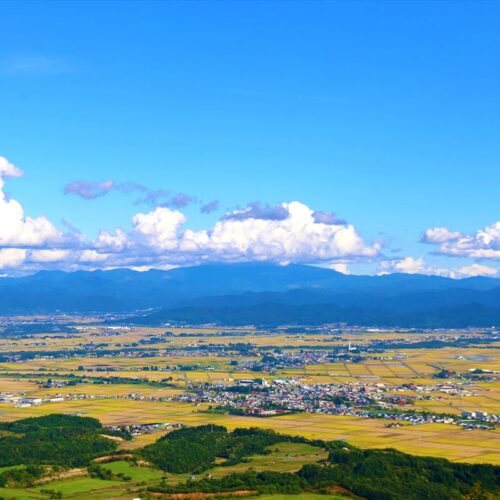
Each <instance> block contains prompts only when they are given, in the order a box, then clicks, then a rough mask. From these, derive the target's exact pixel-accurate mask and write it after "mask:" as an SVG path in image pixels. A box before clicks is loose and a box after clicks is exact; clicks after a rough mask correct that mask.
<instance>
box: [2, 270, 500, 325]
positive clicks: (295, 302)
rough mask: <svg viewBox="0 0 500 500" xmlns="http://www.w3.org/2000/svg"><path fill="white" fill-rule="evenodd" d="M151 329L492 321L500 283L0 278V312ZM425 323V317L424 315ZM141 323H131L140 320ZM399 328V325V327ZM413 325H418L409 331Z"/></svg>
mask: <svg viewBox="0 0 500 500" xmlns="http://www.w3.org/2000/svg"><path fill="white" fill-rule="evenodd" d="M144 309H155V310H156V312H154V313H152V314H151V316H150V317H149V318H148V319H145V318H144V317H141V318H142V320H141V321H145V322H148V323H150V324H152V323H154V322H156V323H162V322H168V321H181V322H182V321H185V322H189V323H195V324H196V323H206V322H215V323H217V322H220V323H225V324H230V323H231V322H232V324H248V323H256V324H259V323H267V324H280V323H295V324H297V323H317V322H318V321H319V319H321V321H320V322H337V321H346V322H348V323H352V324H378V325H382V324H386V325H389V324H391V325H392V324H401V325H405V326H410V325H409V323H412V322H413V323H414V324H415V326H421V324H422V323H426V324H431V323H432V324H433V325H436V326H451V324H452V323H453V324H456V323H457V322H458V323H460V325H458V326H490V325H500V280H499V279H495V278H486V277H476V278H467V279H461V280H454V279H450V278H444V277H439V276H426V275H409V274H389V275H384V276H356V275H345V274H341V273H339V272H336V271H333V270H330V269H324V268H317V267H311V266H305V265H298V264H291V265H288V266H279V265H275V264H268V263H247V264H209V265H203V266H198V267H189V268H177V269H172V270H170V271H160V270H151V271H147V272H136V271H132V270H129V269H117V270H111V271H76V272H72V273H65V272H62V271H42V272H39V273H37V274H34V275H31V276H24V277H18V278H2V279H0V314H35V313H45V314H47V313H54V312H56V311H61V312H73V313H92V312H97V313H105V312H133V311H137V310H144ZM423 317H425V318H428V319H423ZM138 321H139V319H138ZM398 322H399V323H398ZM417 323H420V325H417Z"/></svg>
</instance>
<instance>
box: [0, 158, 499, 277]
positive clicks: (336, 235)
mask: <svg viewBox="0 0 500 500" xmlns="http://www.w3.org/2000/svg"><path fill="white" fill-rule="evenodd" d="M22 175H23V171H22V170H21V169H20V168H18V167H17V166H15V165H13V164H12V163H11V162H9V161H8V160H7V159H6V158H3V157H0V270H1V271H2V273H3V274H5V273H7V274H16V273H28V272H33V271H37V270H39V269H64V270H76V269H110V268H116V267H129V268H132V269H139V270H144V269H150V268H159V269H170V268H172V267H176V266H186V265H197V264H202V263H207V262H247V261H268V262H276V263H280V264H287V263H291V262H294V263H305V264H316V265H321V266H323V267H330V268H333V269H338V270H339V271H341V272H348V269H349V267H348V266H350V265H351V264H355V263H360V262H364V263H373V262H377V263H378V265H379V268H378V273H379V274H385V273H393V272H400V273H409V274H415V273H421V274H432V275H438V276H450V277H456V278H461V277H471V276H498V275H499V270H498V268H497V267H494V266H490V265H485V264H484V263H482V262H473V263H472V264H469V265H464V266H462V267H459V268H456V269H451V270H450V269H444V268H435V267H432V266H430V265H428V264H427V263H426V262H425V260H424V258H422V257H419V258H414V257H404V258H396V259H394V258H393V259H387V258H386V257H385V256H384V255H383V254H382V245H381V243H379V242H367V241H365V240H364V239H363V238H362V237H361V235H360V234H359V231H358V230H357V229H356V228H355V227H354V225H352V224H350V223H348V222H346V221H345V220H342V219H340V218H338V217H337V216H336V215H335V214H334V213H333V212H323V211H315V210H313V209H312V208H310V207H308V206H307V205H305V204H304V203H301V202H299V201H292V202H288V203H279V204H277V205H269V204H266V203H262V202H258V201H256V202H252V203H249V204H248V205H246V206H245V207H243V208H242V207H237V208H235V209H233V210H230V211H228V212H226V213H225V214H224V215H222V217H220V219H219V220H218V221H217V222H215V223H214V224H213V225H212V226H211V227H209V228H207V229H200V230H193V229H191V228H190V227H189V224H188V222H189V221H188V219H187V217H186V215H185V214H184V213H183V212H182V211H181V209H182V208H184V207H186V206H188V205H190V204H192V203H200V202H199V200H197V199H196V198H195V197H193V196H190V195H187V194H184V193H174V194H173V193H171V192H169V191H166V190H161V189H160V190H151V189H149V188H147V187H145V186H143V185H141V184H136V183H119V182H116V181H114V180H112V179H108V180H103V181H97V182H90V181H84V180H78V181H74V182H72V183H70V184H67V185H66V186H65V193H66V194H70V195H76V196H79V197H81V198H83V199H85V200H94V199H96V198H100V197H103V196H106V195H107V194H109V193H110V192H112V191H120V192H123V193H126V194H132V195H134V196H135V197H136V203H147V204H150V205H153V208H151V209H150V210H145V211H141V212H138V213H136V214H135V215H134V216H133V217H132V218H131V220H130V223H129V225H128V226H127V227H123V228H116V229H113V230H110V229H105V228H103V229H102V230H101V231H100V232H99V234H98V236H97V237H96V238H95V239H88V238H87V237H85V236H84V235H83V234H82V233H81V232H80V231H79V230H78V229H77V228H75V227H74V226H72V225H71V224H70V223H68V222H66V221H63V229H62V230H61V229H59V228H58V227H57V226H56V225H55V224H54V223H53V222H52V221H50V220H49V219H48V218H47V217H45V216H44V215H38V216H35V217H31V216H28V215H26V214H25V213H24V210H23V207H22V206H21V204H20V203H19V202H18V201H16V200H13V199H10V198H9V197H8V196H7V195H6V194H5V192H4V184H5V181H6V180H7V179H9V178H15V177H21V176H22ZM200 205H201V206H200V210H201V212H202V213H207V214H209V213H212V212H214V211H215V210H217V209H218V208H219V202H218V201H216V200H214V201H211V202H209V203H206V204H204V205H203V204H201V203H200ZM421 241H422V242H424V243H426V244H429V245H433V246H435V247H437V249H436V251H435V253H439V254H442V255H452V256H460V257H469V258H472V259H474V260H483V259H491V260H496V259H500V222H497V223H495V224H493V225H491V226H488V227H486V228H485V229H482V230H480V231H477V232H476V233H474V234H472V235H465V234H463V233H460V232H458V231H451V230H449V229H447V228H444V227H437V228H430V229H428V230H426V231H425V232H424V234H423V235H422V238H421Z"/></svg>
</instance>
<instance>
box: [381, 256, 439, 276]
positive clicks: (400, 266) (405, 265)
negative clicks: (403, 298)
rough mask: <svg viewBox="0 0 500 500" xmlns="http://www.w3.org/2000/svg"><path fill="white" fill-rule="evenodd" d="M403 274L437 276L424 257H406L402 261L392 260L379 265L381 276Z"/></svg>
mask: <svg viewBox="0 0 500 500" xmlns="http://www.w3.org/2000/svg"><path fill="white" fill-rule="evenodd" d="M390 273H403V274H436V272H434V270H433V269H432V268H430V267H428V266H427V265H426V264H425V260H424V258H423V257H418V258H416V259H415V258H413V257H404V258H402V259H391V260H385V261H382V262H381V263H380V264H379V274H390Z"/></svg>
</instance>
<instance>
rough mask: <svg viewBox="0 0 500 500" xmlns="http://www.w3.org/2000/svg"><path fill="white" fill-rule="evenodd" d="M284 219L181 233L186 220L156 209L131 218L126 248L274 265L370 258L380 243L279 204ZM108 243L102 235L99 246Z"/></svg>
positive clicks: (232, 222)
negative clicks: (371, 243) (260, 261)
mask: <svg viewBox="0 0 500 500" xmlns="http://www.w3.org/2000/svg"><path fill="white" fill-rule="evenodd" d="M281 207H282V210H283V211H285V213H286V214H287V215H286V217H284V218H282V219H277V218H273V219H262V218H236V219H235V218H224V219H223V220H220V221H218V222H217V223H216V224H215V225H214V226H213V227H212V228H211V229H210V230H201V231H193V230H190V229H183V225H184V224H185V222H186V217H185V216H184V215H183V214H182V213H181V212H179V211H177V210H171V209H169V208H166V207H158V208H156V209H155V210H153V211H152V212H149V213H139V214H136V215H135V216H134V217H133V218H132V225H133V229H132V232H131V233H130V234H129V236H128V242H127V246H128V247H129V248H130V249H131V250H134V249H138V248H141V249H144V248H148V249H149V250H150V251H151V252H156V253H157V254H159V255H161V256H163V257H167V256H169V257H170V258H171V259H172V261H173V263H175V262H179V261H184V260H186V259H191V260H203V261H207V260H223V261H245V260H268V261H275V262H315V261H325V260H334V259H340V258H348V259H359V258H364V259H368V258H374V257H376V256H377V255H378V253H379V251H380V247H379V245H378V244H373V245H367V244H365V243H364V241H363V240H362V238H361V237H360V236H359V235H358V233H357V232H356V230H355V228H354V226H352V225H350V224H336V225H335V224H331V223H329V224H325V223H321V222H316V220H315V219H314V217H313V213H314V212H313V211H312V210H311V209H310V208H309V207H307V206H306V205H304V204H302V203H299V202H291V203H283V204H282V205H281ZM105 240H108V241H110V250H112V249H113V248H114V247H113V236H111V235H110V234H109V233H106V234H105V235H100V238H99V245H100V246H101V248H103V249H104V248H105V246H104V244H103V242H104V241H105Z"/></svg>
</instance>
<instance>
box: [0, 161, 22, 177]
mask: <svg viewBox="0 0 500 500" xmlns="http://www.w3.org/2000/svg"><path fill="white" fill-rule="evenodd" d="M22 175H23V171H22V170H21V169H20V168H18V167H16V166H15V165H13V164H12V163H11V162H10V161H9V160H7V158H4V157H3V156H0V179H1V178H3V177H21V176H22Z"/></svg>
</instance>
